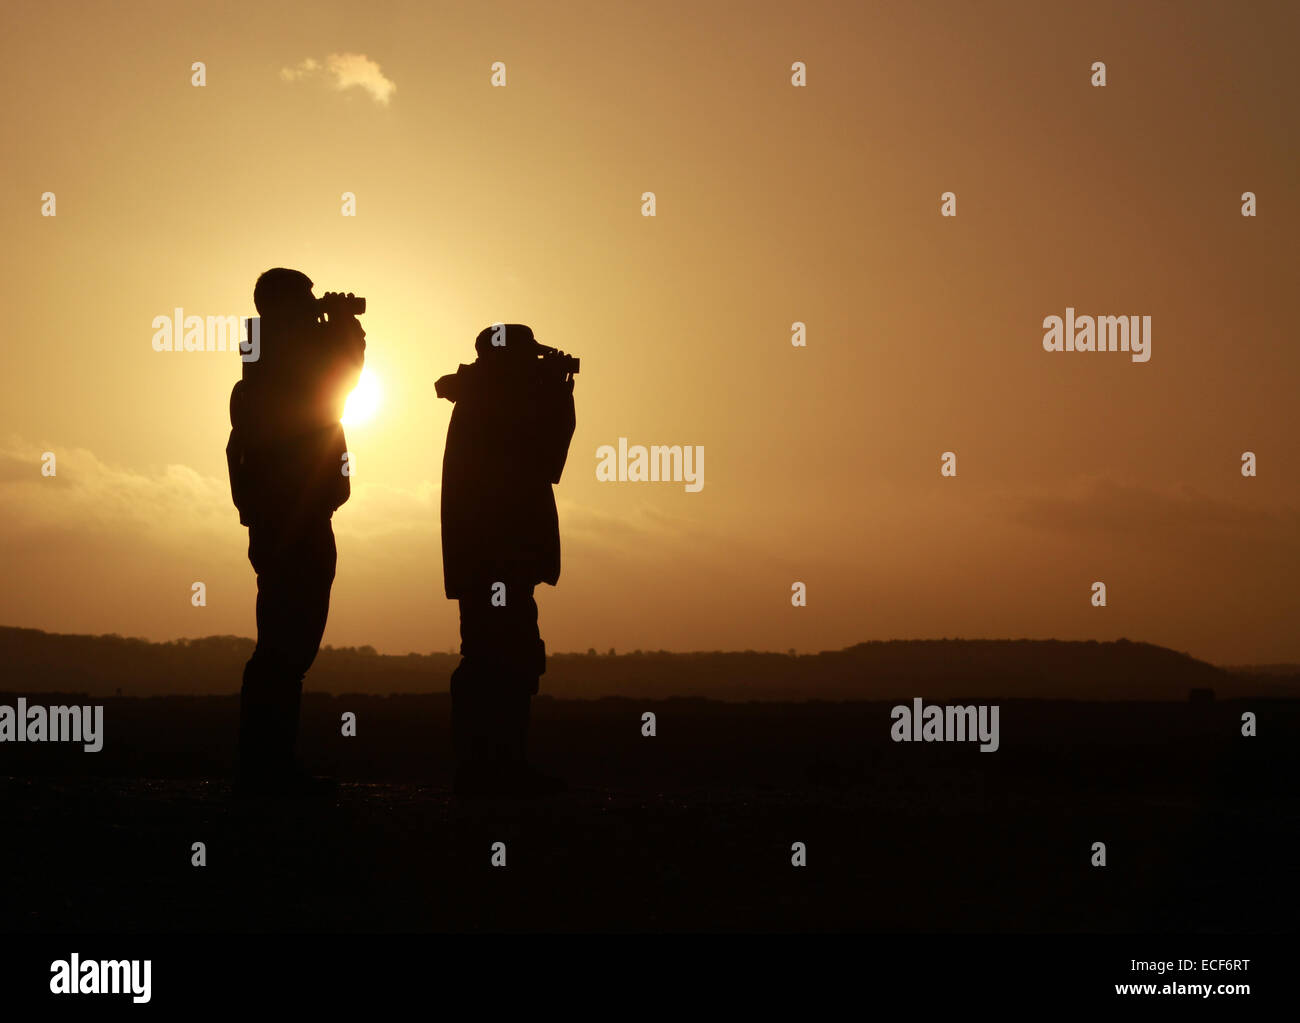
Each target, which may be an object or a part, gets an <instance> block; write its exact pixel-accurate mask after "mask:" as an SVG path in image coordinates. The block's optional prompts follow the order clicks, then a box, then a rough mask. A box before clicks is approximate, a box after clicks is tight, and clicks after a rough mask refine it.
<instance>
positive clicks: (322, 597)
mask: <svg viewBox="0 0 1300 1023" xmlns="http://www.w3.org/2000/svg"><path fill="white" fill-rule="evenodd" d="M249 559H250V560H251V561H252V563H253V568H254V570H255V571H256V572H257V646H256V647H255V648H254V650H253V656H252V657H251V658H250V659H249V661H248V664H247V665H245V667H244V681H243V687H242V689H241V692H240V772H241V774H243V775H245V776H254V777H265V776H272V775H276V774H281V773H287V772H289V771H290V770H292V768H293V766H294V747H295V745H296V742H297V736H298V716H299V711H300V707H301V701H302V681H303V677H304V676H305V675H306V673H307V669H308V668H310V667H311V664H312V662H313V661H314V660H315V659H316V654H317V652H318V651H319V649H320V641H321V638H322V636H323V635H324V632H325V622H326V619H327V618H328V615H329V595H330V587H331V584H332V583H333V580H334V569H335V561H336V552H335V546H334V533H333V529H332V528H331V525H330V522H329V519H328V518H326V519H318V520H314V521H311V522H308V523H306V524H303V525H301V526H299V527H298V528H295V529H293V530H292V531H286V530H284V529H283V528H279V529H277V528H275V527H269V528H268V527H256V526H255V527H252V528H250V530H249Z"/></svg>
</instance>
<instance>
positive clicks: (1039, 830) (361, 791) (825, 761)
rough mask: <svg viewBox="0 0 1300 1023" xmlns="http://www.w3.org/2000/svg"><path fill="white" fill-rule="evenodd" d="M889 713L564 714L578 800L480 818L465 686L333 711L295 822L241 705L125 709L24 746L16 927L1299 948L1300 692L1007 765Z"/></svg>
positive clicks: (7, 922)
mask: <svg viewBox="0 0 1300 1023" xmlns="http://www.w3.org/2000/svg"><path fill="white" fill-rule="evenodd" d="M29 698H30V699H32V700H33V701H37V702H41V703H43V704H49V703H55V702H71V701H59V700H57V699H56V698H52V697H50V696H48V695H45V694H42V695H40V696H30V697H29ZM3 702H9V703H12V702H13V697H5V698H4V699H3ZM890 706H891V704H888V703H808V704H776V703H752V704H724V703H710V702H704V701H672V700H670V701H661V702H656V703H647V702H645V701H635V702H634V701H624V700H601V701H594V702H580V701H554V700H549V699H545V698H543V699H539V700H538V701H537V711H536V715H535V729H534V735H535V741H534V743H533V746H534V750H535V753H536V759H537V760H538V761H539V762H541V763H543V764H544V765H545V766H547V767H548V768H551V769H553V770H555V771H556V772H557V773H562V774H564V775H565V776H566V777H568V778H570V779H571V780H572V781H573V782H574V783H575V784H576V785H578V786H579V788H578V789H577V790H576V791H574V792H571V793H569V794H566V795H564V796H562V797H557V798H554V799H551V800H548V801H544V802H537V803H530V804H519V803H509V804H500V805H496V806H488V807H480V808H473V807H463V806H460V805H459V804H458V803H457V802H456V800H455V799H454V798H453V797H452V796H451V794H450V791H449V783H450V778H449V771H448V765H447V764H446V744H445V738H444V737H445V735H446V712H447V703H446V699H445V697H441V696H425V697H421V696H404V697H394V698H376V697H348V696H345V697H338V698H330V697H318V698H315V699H311V700H309V701H308V703H307V706H306V708H305V731H304V739H303V743H302V746H303V754H304V757H305V758H306V759H307V760H308V761H309V762H310V763H312V764H313V765H314V766H315V767H317V768H318V769H320V770H323V771H331V772H333V773H334V774H335V775H336V776H337V777H339V778H340V779H342V780H343V782H344V784H343V785H342V787H341V789H340V791H339V794H338V797H337V798H336V799H334V800H329V801H316V802H299V803H286V802H275V801H262V802H252V803H241V802H236V801H234V800H232V798H231V793H230V786H229V783H228V776H229V773H230V771H231V768H232V767H233V752H232V750H231V748H230V746H231V741H232V739H233V736H234V733H235V720H236V703H235V701H234V700H233V699H231V698H215V697H214V698H197V699H189V698H186V699H181V698H171V699H161V698H160V699H141V700H132V699H117V700H108V701H106V703H105V718H106V732H107V739H106V742H105V748H104V750H103V752H101V753H97V754H88V753H82V752H79V751H73V750H71V749H69V748H67V747H56V746H51V745H43V746H37V745H28V744H24V745H17V744H10V743H5V744H3V745H2V746H0V813H2V814H3V830H2V831H0V835H2V836H3V840H2V841H0V874H2V876H3V877H4V879H5V882H4V888H5V896H4V898H3V899H0V927H2V928H3V929H4V930H7V931H14V930H18V931H59V930H73V931H90V930H102V931H112V932H120V931H158V930H175V931H225V930H272V931H279V930H285V931H302V930H324V931H356V930H402V931H499V930H542V931H574V930H579V931H580V930H602V931H645V930H680V929H687V930H708V931H722V930H843V929H851V930H874V931H1011V932H1016V931H1030V932H1035V931H1053V932H1059V931H1085V932H1087V931H1093V932H1095V931H1156V932H1216V931H1227V932H1239V931H1269V932H1272V931H1291V930H1293V928H1294V920H1295V919H1297V915H1296V914H1297V911H1298V910H1300V884H1298V883H1297V882H1298V881H1300V876H1298V875H1300V867H1297V862H1298V858H1297V838H1298V837H1300V828H1298V826H1297V825H1298V824H1300V794H1298V793H1297V787H1296V782H1297V771H1296V764H1297V748H1298V745H1297V740H1300V705H1298V704H1296V703H1295V702H1287V701H1277V702H1267V701H1258V700H1257V701H1251V702H1249V703H1242V704H1237V703H1234V702H1218V703H1210V704H1207V705H1190V704H1185V703H1123V704H1120V703H1063V702H1045V701H1041V702H1040V701H1024V702H1003V703H1002V705H1001V722H1000V725H1001V727H1000V731H1001V749H1000V750H999V751H998V752H996V753H980V752H979V751H978V749H977V747H976V745H975V744H968V745H957V744H922V743H897V744H895V743H893V742H891V741H890V740H889V726H890V718H889V710H890ZM648 710H649V711H654V712H655V713H656V715H657V719H658V720H657V727H658V735H657V736H656V737H654V738H644V737H642V735H641V715H642V713H643V712H645V711H648ZM1245 710H1250V711H1253V712H1254V713H1256V714H1257V715H1258V718H1259V726H1258V727H1259V736H1258V737H1257V738H1243V737H1242V736H1241V734H1240V721H1241V714H1242V712H1243V711H1245ZM345 711H351V712H353V713H355V714H356V715H357V719H358V726H357V728H358V734H357V736H356V737H355V738H344V737H342V736H341V735H340V734H339V732H340V728H339V721H340V717H341V715H342V714H343V713H344V712H345ZM195 842H203V843H205V845H206V851H207V866H206V867H201V868H200V867H194V866H191V862H190V861H191V856H192V852H191V846H192V844H193V843H195ZM494 842H504V843H505V845H506V866H505V867H504V868H499V867H493V866H491V865H490V858H491V846H492V843H494ZM794 842H803V843H805V845H806V847H807V859H808V865H807V867H804V868H796V867H793V866H792V865H791V844H792V843H794ZM1094 842H1105V843H1106V854H1107V866H1105V867H1104V868H1096V867H1093V866H1091V865H1090V859H1091V856H1092V843H1094Z"/></svg>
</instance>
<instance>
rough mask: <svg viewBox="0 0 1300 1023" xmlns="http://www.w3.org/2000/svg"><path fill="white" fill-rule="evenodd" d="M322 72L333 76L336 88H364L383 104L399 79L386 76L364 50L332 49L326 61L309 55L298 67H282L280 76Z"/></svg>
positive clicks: (311, 75)
mask: <svg viewBox="0 0 1300 1023" xmlns="http://www.w3.org/2000/svg"><path fill="white" fill-rule="evenodd" d="M319 75H329V76H332V77H333V80H334V88H335V89H337V90H338V91H340V92H342V91H343V90H344V89H351V88H353V87H356V88H359V89H364V90H365V91H366V92H368V93H370V97H371V98H372V99H373V100H374V101H375V102H376V103H378V104H380V105H381V106H388V101H389V100H390V99H391V98H392V95H393V93H394V92H396V91H397V85H396V83H395V82H393V80H392V79H391V78H387V77H385V75H384V72H383V71H382V70H381V69H380V67H379V65H378V64H377V63H376V62H375V61H373V60H371V59H370V58H369V57H367V56H366V55H365V54H364V53H331V54H330V55H329V56H328V57H326V58H325V62H324V64H322V63H321V62H320V61H318V60H316V59H315V58H314V57H307V58H306V59H305V60H302V61H300V62H299V63H298V64H297V65H295V66H294V67H286V68H281V69H280V77H281V78H282V79H283V80H284V81H286V82H297V81H300V80H302V79H304V78H315V77H317V76H319Z"/></svg>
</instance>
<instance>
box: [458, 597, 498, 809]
mask: <svg viewBox="0 0 1300 1023" xmlns="http://www.w3.org/2000/svg"><path fill="white" fill-rule="evenodd" d="M459 607H460V664H458V665H457V666H456V670H455V671H453V672H452V674H451V737H452V750H453V753H454V755H455V763H456V780H457V787H458V788H459V787H464V786H465V785H467V784H470V783H473V782H476V781H477V780H478V778H479V776H481V775H483V774H485V773H486V772H487V771H488V770H489V768H490V766H491V749H490V743H489V721H488V717H489V710H490V699H489V693H490V688H491V684H492V676H493V674H494V670H493V663H492V651H493V648H494V643H493V626H494V619H493V617H492V615H491V613H490V612H491V611H492V610H493V608H492V605H491V590H490V587H486V586H482V587H473V588H472V589H470V590H469V591H467V592H466V594H465V595H464V596H462V597H461V599H460V601H459Z"/></svg>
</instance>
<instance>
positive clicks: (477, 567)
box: [436, 323, 575, 796]
mask: <svg viewBox="0 0 1300 1023" xmlns="http://www.w3.org/2000/svg"><path fill="white" fill-rule="evenodd" d="M474 348H475V351H476V352H477V353H478V358H477V359H476V360H475V361H474V362H473V363H472V364H470V365H462V366H461V367H460V368H459V369H458V370H457V371H456V372H455V373H452V374H449V375H448V376H444V377H442V378H441V379H439V380H438V382H437V385H436V386H437V393H438V395H439V396H440V397H443V398H446V399H448V400H449V401H452V402H454V403H455V405H456V407H455V409H454V410H453V411H452V414H451V423H450V425H449V426H448V428H447V449H446V453H445V455H444V456H443V462H442V564H443V576H444V582H445V585H446V591H447V597H448V599H452V600H457V601H459V602H460V638H461V646H460V652H461V662H460V664H459V666H457V668H456V670H455V671H454V672H453V673H452V676H451V727H452V744H453V747H454V750H455V756H456V791H457V792H458V793H460V794H462V795H469V796H475V795H506V796H510V795H517V796H529V795H538V794H543V793H546V792H549V791H555V790H558V789H561V788H563V787H564V784H563V782H561V781H559V780H558V779H554V778H548V777H547V776H545V775H543V774H540V773H539V772H537V771H534V770H533V769H532V768H531V767H529V766H528V764H527V762H526V758H525V752H524V746H525V739H526V736H527V730H528V717H529V709H530V705H531V702H532V697H533V695H534V694H535V693H536V692H537V687H538V678H539V676H540V675H542V673H543V672H545V671H546V647H545V645H544V644H543V642H542V639H541V636H540V634H539V633H538V630H537V602H536V601H535V600H534V598H533V589H534V587H535V586H537V585H538V584H539V583H549V584H550V585H552V586H554V585H555V583H556V582H557V581H558V580H559V578H560V527H559V519H558V517H557V515H556V510H555V496H554V494H553V493H552V490H551V486H552V484H555V483H559V482H560V475H561V473H562V472H563V471H564V463H565V460H566V459H567V458H568V453H569V441H570V440H571V439H572V437H573V429H574V421H575V420H574V406H573V376H572V374H571V373H567V372H564V371H563V367H562V364H561V362H560V360H558V359H556V358H554V357H552V356H554V355H555V354H562V353H555V352H554V350H553V349H547V348H543V347H542V346H539V345H538V344H537V342H536V340H535V339H534V338H533V332H532V331H531V330H530V329H529V328H528V327H525V326H523V325H521V324H517V323H511V324H498V325H497V326H495V327H489V328H487V329H486V330H484V331H483V332H482V333H480V334H479V336H478V338H477V340H476V341H475V343H474ZM543 353H550V356H548V357H546V358H543V357H542V356H543ZM557 370H558V371H557Z"/></svg>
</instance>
